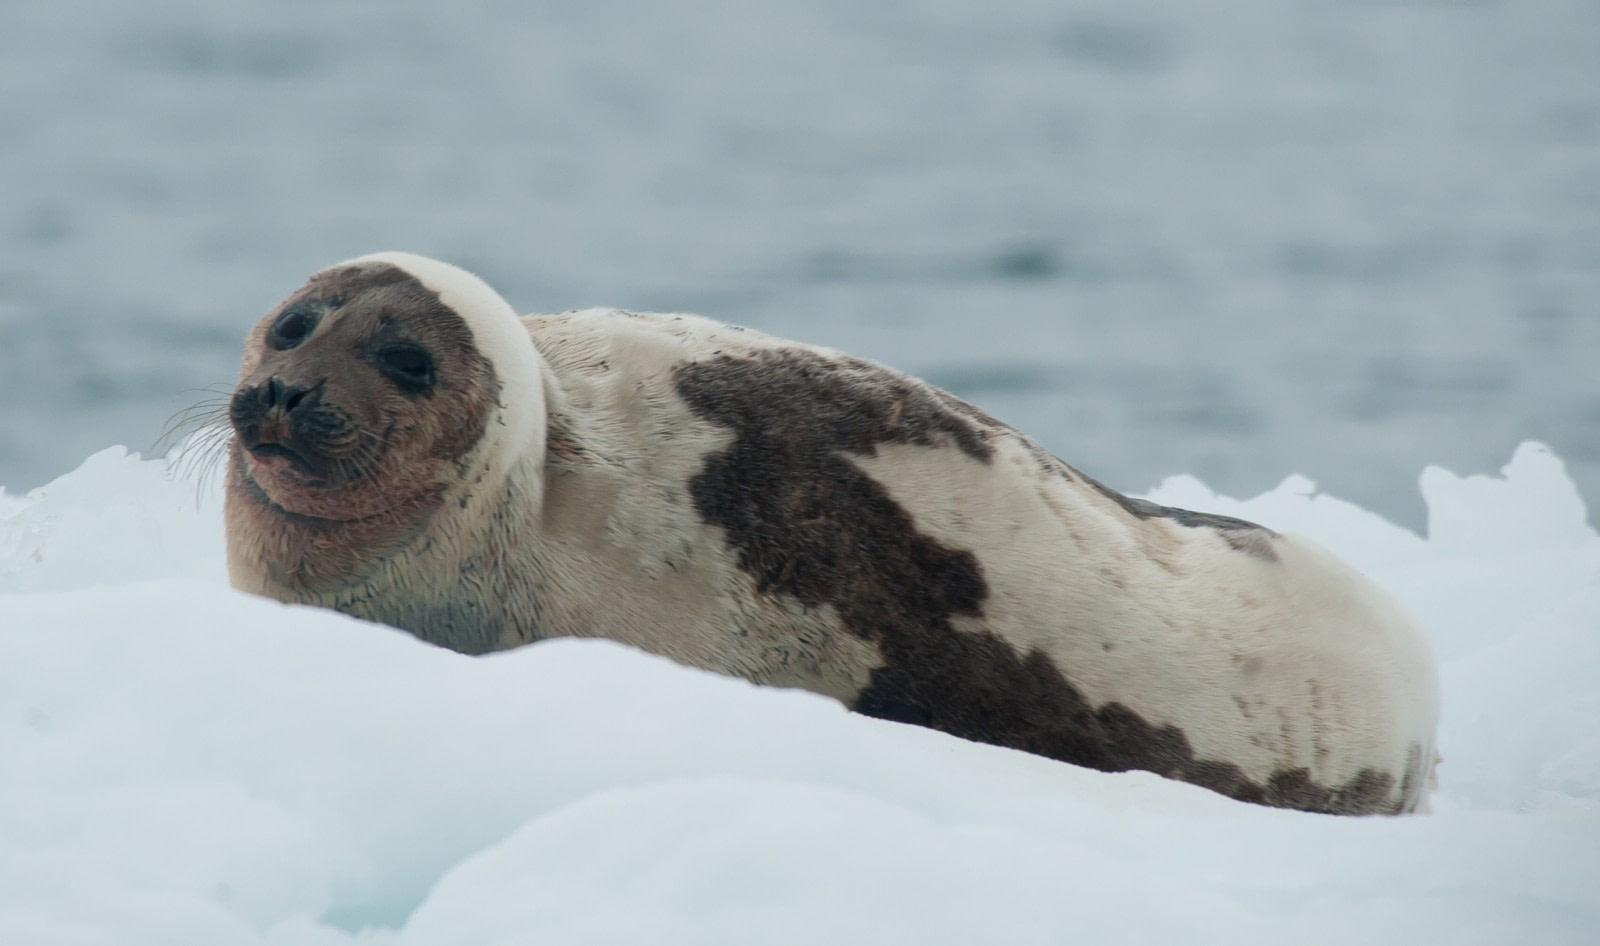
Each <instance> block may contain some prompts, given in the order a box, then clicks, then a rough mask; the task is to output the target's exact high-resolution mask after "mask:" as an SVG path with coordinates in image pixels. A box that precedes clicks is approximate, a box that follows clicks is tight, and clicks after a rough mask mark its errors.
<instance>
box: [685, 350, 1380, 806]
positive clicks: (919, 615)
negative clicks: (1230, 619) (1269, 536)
mask: <svg viewBox="0 0 1600 946" xmlns="http://www.w3.org/2000/svg"><path fill="white" fill-rule="evenodd" d="M675 380H676V386H677V391H678V394H679V396H680V397H682V398H683V400H684V402H685V403H686V404H687V405H688V406H689V408H690V409H691V410H692V411H693V412H694V413H695V414H697V415H698V416H700V417H702V418H704V419H706V420H708V421H711V422H712V423H715V424H718V425H720V426H723V427H727V428H730V429H731V430H733V432H734V438H733V441H732V443H730V444H729V446H728V449H727V450H726V451H725V452H722V453H717V454H712V455H710V456H708V457H707V458H706V463H705V466H704V467H703V469H702V470H701V471H700V473H699V474H697V475H696V476H694V477H693V478H692V480H691V481H690V484H689V486H690V494H691V496H692V497H693V500H694V503H695V507H696V509H697V510H698V511H699V513H700V515H701V517H702V518H703V519H704V520H705V521H706V522H708V523H711V524H714V525H717V526H720V527H721V528H722V529H723V530H724V531H725V533H726V536H727V541H728V542H729V543H730V544H731V545H732V546H733V547H734V548H735V549H737V550H738V556H739V558H738V562H739V567H740V568H742V569H744V570H745V571H746V572H747V573H749V574H750V575H751V576H753V577H754V579H755V581H756V584H757V587H758V588H759V589H760V590H761V591H763V592H766V593H771V594H784V595H789V596H791V597H793V598H795V599H796V600H798V601H800V602H801V603H803V604H805V605H807V606H810V607H819V606H822V605H832V606H833V607H834V608H835V610H836V611H837V613H838V615H839V620H840V621H841V622H842V624H843V625H844V627H845V628H846V629H847V630H848V631H849V633H851V634H854V635H856V636H858V637H861V638H862V639H864V640H868V641H871V642H872V643H874V644H875V645H876V646H877V647H878V649H879V652H880V654H881V656H882V660H883V666H881V667H879V668H878V669H876V670H874V671H873V673H872V679H871V682H870V684H869V685H868V686H867V688H866V689H865V690H863V691H862V692H861V693H860V694H859V695H858V697H857V700H856V703H855V706H854V707H853V708H854V709H855V710H857V711H858V712H861V713H864V714H866V715H869V716H876V717H880V718H883V719H890V720H895V721H899V722H906V723H914V724H917V725H922V726H927V727H930V728H933V729H938V730H941V731H943V732H947V733H950V734H952V735H955V736H960V737H962V738H965V739H972V740H975V741H978V742H987V743H992V744H995V745H1001V746H1008V747H1011V748H1015V749H1022V750H1024V751H1028V752H1033V753H1036V754H1038V755H1043V756H1047V757H1050V758H1053V759H1059V760H1061V761H1064V762H1069V763H1073V764H1076V765H1083V766H1088V767H1090V768H1095V769H1101V770H1104V771H1123V770H1127V769H1144V770H1148V771H1151V772H1155V773H1158V774H1160V775H1164V776H1167V777H1169V778H1175V779H1181V780H1183V781H1188V782H1193V783H1195V784H1198V785H1202V786H1204V787H1206V788H1210V789H1212V790H1214V791H1217V792H1220V793H1222V794H1224V795H1228V796H1231V797H1233V798H1237V799H1240V800H1242V801H1250V802H1256V803H1259V804H1267V805H1278V806H1284V807H1293V808H1303V809H1307V810H1311V811H1325V812H1338V813H1346V812H1348V813H1356V812H1373V811H1394V810H1398V809H1397V806H1396V804H1395V803H1393V802H1391V801H1389V793H1390V790H1391V789H1392V787H1393V779H1392V778H1391V777H1390V776H1388V775H1385V774H1383V773H1379V772H1376V771H1373V770H1364V771H1362V772H1361V773H1359V774H1358V775H1357V776H1356V777H1355V778H1353V779H1352V780H1351V781H1350V782H1348V783H1346V784H1345V785H1341V786H1335V787H1326V786H1320V785H1317V784H1316V783H1314V782H1312V781H1311V780H1310V778H1309V775H1308V773H1307V772H1306V770H1304V769H1297V770H1292V771H1286V772H1279V773H1276V774H1275V775H1274V776H1273V777H1272V778H1271V779H1270V780H1269V781H1268V782H1267V784H1265V785H1261V784H1257V783H1255V782H1253V781H1251V780H1250V779H1248V778H1246V777H1245V776H1244V774H1243V772H1242V771H1241V770H1240V769H1239V768H1238V767H1237V766H1235V765H1233V764H1231V763H1227V762H1219V761H1214V760H1206V759H1197V758H1196V757H1195V753H1194V749H1193V747H1192V746H1191V745H1190V743H1189V740H1188V737H1187V736H1186V735H1185V734H1184V733H1183V731H1182V730H1181V729H1179V728H1178V727H1176V726H1155V725H1152V724H1151V723H1149V722H1147V721H1146V720H1144V719H1143V718H1142V717H1140V716H1139V715H1138V714H1137V713H1135V712H1133V711H1132V710H1130V709H1129V708H1128V707H1126V706H1123V705H1121V704H1118V703H1110V704H1106V705H1104V706H1101V707H1099V708H1096V707H1093V706H1091V705H1090V704H1089V702H1088V701H1087V700H1085V699H1084V697H1083V695H1082V694H1081V693H1079V692H1078V690H1077V688H1076V687H1074V686H1073V685H1072V683H1071V682H1070V681H1068V679H1067V678H1066V676H1065V675H1064V674H1063V673H1062V671H1061V669H1060V668H1059V667H1057V666H1056V664H1055V662H1054V661H1053V660H1052V659H1051V658H1050V657H1049V656H1048V655H1046V654H1044V653H1041V652H1039V651H1032V652H1029V653H1027V654H1019V653H1018V652H1017V651H1016V650H1015V649H1014V648H1013V647H1011V646H1010V645H1009V644H1008V643H1006V642H1005V641H1004V640H1002V639H1001V638H1000V637H998V636H997V635H995V634H993V633H991V632H988V631H960V630H957V629H956V628H955V626H954V624H953V622H952V619H953V618H955V617H956V616H957V615H962V616H966V617H969V618H977V617H981V616H982V606H983V602H984V599H985V598H986V597H987V595H988V587H987V585H986V583H985V581H984V577H983V573H982V569H981V568H980V566H979V563H978V560H977V558H976V556H974V555H973V554H972V553H971V552H970V551H967V550H964V549H953V548H948V547H946V546H944V545H942V544H941V543H939V542H937V541H935V540H934V539H932V538H929V537H927V536H924V535H921V534H919V533H918V532H917V531H916V528H915V525H914V523H913V522H912V519H911V517H910V515H909V514H908V513H907V512H906V511H905V510H904V509H903V508H901V507H900V505H899V504H897V503H896V502H895V501H894V499H893V498H892V497H891V496H890V495H889V494H888V492H887V491H885V490H884V488H883V487H882V486H881V485H879V484H878V483H877V482H876V481H875V480H873V479H872V478H871V477H869V476H867V475H866V474H864V473H862V472H861V471H860V470H859V469H858V468H857V467H855V466H854V465H853V464H851V463H850V462H849V461H848V460H847V459H845V458H844V457H842V456H840V453H841V452H851V453H857V454H863V455H873V454H875V453H876V449H877V445H878V444H881V443H911V444H923V445H928V446H938V445H941V444H946V443H948V444H951V445H954V446H955V447H956V448H958V449H960V450H961V451H962V452H963V453H965V454H966V455H967V456H969V457H971V458H972V459H974V460H977V461H979V462H985V463H987V462H989V461H990V459H991V457H992V454H993V448H992V446H990V444H989V436H990V434H991V433H993V432H994V428H991V427H989V426H988V425H987V424H986V422H985V420H984V418H986V417H987V415H984V414H982V412H980V411H977V410H976V409H975V408H974V409H970V410H963V409H960V408H958V407H956V406H955V405H956V404H959V403H960V402H956V401H955V399H954V398H952V397H950V396H949V395H947V394H945V393H944V392H942V391H938V390H936V389H934V388H932V387H930V386H927V385H924V384H923V383H921V382H919V381H916V380H914V379H911V378H908V377H905V376H903V375H899V374H896V373H894V372H891V371H889V370H888V369H885V368H881V367H878V366H876V365H872V364H870V363H868V362H862V361H856V360H853V359H829V358H827V357H825V356H823V355H819V354H816V353H813V352H809V351H805V350H798V349H779V350H772V351H762V352H758V353H754V354H751V355H748V356H741V357H732V356H726V355H724V356H719V357H716V358H713V359H710V360H707V361H702V362H695V363H689V364H685V365H681V366H680V367H679V368H678V369H677V370H676V373H675ZM952 402H955V403H952ZM1135 508H1140V507H1137V506H1136V507H1135ZM1195 515H1199V514H1195ZM1218 518H1221V517H1218ZM1230 521H1237V520H1230ZM1070 565H1071V563H1063V567H1070ZM1070 619H1071V616H1070V615H1062V620H1063V624H1067V623H1068V622H1070ZM1087 630H1092V629H1086V631H1087Z"/></svg>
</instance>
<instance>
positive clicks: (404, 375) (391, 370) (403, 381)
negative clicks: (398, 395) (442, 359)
mask: <svg viewBox="0 0 1600 946" xmlns="http://www.w3.org/2000/svg"><path fill="white" fill-rule="evenodd" d="M374 361H376V362H377V365H378V370H379V371H382V372H383V373H384V374H386V375H388V376H389V380H391V381H393V382H394V383H395V386H396V387H398V388H399V389H400V390H402V391H405V392H406V393H408V394H421V393H422V392H423V391H426V390H427V389H428V388H430V387H432V386H433V357H432V356H431V355H429V354H428V351H427V349H425V348H423V347H422V346H421V345H409V344H407V345H390V346H388V347H386V348H380V349H378V351H377V352H376V355H375V358H374Z"/></svg>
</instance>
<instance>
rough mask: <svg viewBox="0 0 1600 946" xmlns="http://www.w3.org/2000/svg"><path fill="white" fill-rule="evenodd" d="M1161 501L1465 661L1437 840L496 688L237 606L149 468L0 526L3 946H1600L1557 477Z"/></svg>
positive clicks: (801, 710)
mask: <svg viewBox="0 0 1600 946" xmlns="http://www.w3.org/2000/svg"><path fill="white" fill-rule="evenodd" d="M1422 488H1423V492H1424V497H1425V499H1426V500H1427V502H1428V506H1429V523H1430V537H1429V538H1428V539H1423V538H1420V537H1418V536H1416V535H1414V534H1412V533H1409V532H1406V531H1404V530H1402V529H1399V528H1396V527H1394V526H1392V525H1389V524H1388V523H1386V522H1384V521H1383V520H1381V519H1380V518H1378V517H1376V516H1373V515H1371V514H1370V513H1367V512H1365V511H1364V510H1362V509H1360V508H1357V507H1354V506H1351V505H1349V504H1346V503H1342V502H1340V501H1339V500H1336V499H1333V498H1330V497H1327V496H1322V495H1317V494H1316V493H1315V488H1314V486H1313V485H1312V484H1311V483H1310V482H1309V481H1308V480H1306V479H1304V478H1302V477H1291V478H1289V479H1288V480H1286V481H1285V482H1284V483H1283V485H1281V486H1280V487H1279V488H1278V489H1277V490H1275V491H1273V492H1271V493H1268V494H1266V495H1263V496H1260V497H1257V498H1255V499H1252V500H1248V501H1244V502H1239V501H1235V500H1231V499H1227V498H1225V497H1218V496H1215V495H1213V494H1212V493H1211V492H1210V491H1209V490H1208V489H1207V488H1206V487H1205V486H1203V485H1202V484H1200V483H1199V482H1198V481H1196V480H1194V479H1193V478H1190V477H1176V478H1173V479H1170V480H1168V481H1167V482H1166V483H1164V484H1163V485H1162V486H1161V487H1160V488H1159V489H1158V490H1157V491H1156V492H1155V493H1154V494H1152V498H1154V499H1156V500H1158V501H1161V502H1164V503H1169V504H1178V505H1187V506H1191V507H1198V508H1203V509H1207V510H1211V511H1216V512H1221V513H1227V514H1234V515H1243V516H1247V517H1250V518H1253V519H1256V520H1258V521H1263V522H1266V523H1267V524H1269V525H1272V526H1273V527H1275V528H1279V529H1284V530H1290V531H1297V532H1302V533H1305V534H1308V535H1311V536H1313V537H1315V538H1317V539H1318V540H1320V541H1322V542H1323V543H1325V544H1326V545H1328V546H1329V547H1330V548H1332V549H1334V550H1335V551H1336V552H1338V553H1339V554H1340V555H1342V556H1344V557H1345V558H1347V559H1348V560H1350V561H1351V562H1353V563H1354V564H1355V565H1357V566H1358V567H1360V568H1362V569H1363V570H1366V571H1367V572H1368V573H1369V574H1371V575H1372V576H1373V577H1374V578H1376V579H1377V580H1378V581H1379V582H1380V583H1382V584H1384V585H1385V586H1387V587H1389V588H1390V589H1391V590H1393V591H1394V592H1395V593H1396V594H1398V595H1399V596H1400V597H1401V598H1402V599H1403V600H1404V601H1405V602H1406V603H1407V604H1408V605H1409V606H1410V607H1411V608H1412V609H1413V610H1414V611H1415V612H1416V613H1417V615H1418V617H1419V618H1420V619H1421V621H1422V622H1423V624H1424V625H1425V626H1426V627H1427V629H1428V631H1429V633H1430V636H1431V637H1432V639H1433V641H1434V644H1435V647H1436V648H1437V650H1438V653H1439V655H1440V659H1441V666H1442V672H1443V680H1444V701H1445V709H1444V719H1443V724H1442V728H1441V748H1442V752H1443V755H1444V757H1445V762H1444V765H1443V766H1442V767H1441V769H1440V788H1439V790H1438V792H1437V794H1436V795H1435V796H1434V799H1433V806H1432V807H1433V811H1432V813H1431V814H1428V815H1424V816H1416V817H1407V818H1372V819H1351V818H1333V817H1325V816H1316V815H1308V814H1302V813H1297V812H1287V811H1277V810H1270V809H1265V808H1259V807H1254V806H1249V805H1244V804H1238V803H1234V802H1231V801H1228V800H1226V799H1223V798H1221V797H1219V796H1215V795H1212V794H1211V793H1209V792H1206V791H1204V790H1201V789H1198V788H1194V787H1192V786H1188V785H1183V784H1178V783H1174V782H1168V781H1164V780H1162V779H1159V778H1156V777H1154V776H1151V775H1148V774H1143V773H1126V774H1117V775H1110V774H1103V773H1098V772H1090V771H1085V770H1081V769H1077V768H1073V767H1071V766H1067V765H1062V764H1058V763H1055V762H1051V761H1048V760H1045V759H1040V758H1035V757H1031V756H1028V755H1024V754H1021V753H1017V752H1011V751H1007V750H1003V749H997V748H993V747H988V746H980V745H976V744H971V743H966V742H963V741H960V740H957V739H953V738H950V737H946V736H943V735H940V734H938V733H934V732H930V731H926V730H921V729H916V728H912V727H906V726H900V725H895V724H891V723H886V722H882V721H878V720H873V719H867V718H864V717H859V716H853V715H851V714H848V713H846V712H845V711H844V710H843V709H842V708H840V707H839V706H838V705H836V704H834V703H832V702H830V701H828V700H826V699H823V698H821V697H816V696H813V695H810V694H805V693H798V692H789V691H778V690H768V689H758V688H756V687H753V686H750V685H748V684H745V683H743V682H741V681H736V680H730V679H725V678H721V677H717V676H713V675H711V674H707V673H703V672H698V671H694V670H688V669H684V668H680V667H677V666H675V665H672V664H670V663H668V662H666V661H663V660H660V659H657V658H653V657H649V656H645V655H642V654H638V653H634V652H631V651H628V650H626V649H624V648H622V647H619V646H616V645H611V644H607V643H600V642H575V641H558V642H551V643H547V644H542V645H539V646H536V647H533V648H526V649H523V650H520V651H516V652H512V653H507V654H500V655H496V656H492V657H487V658H477V659H473V658H467V657H462V656H459V655H456V654H452V653H449V652H446V651H442V650H438V649H435V648H432V647H429V646H427V645H424V644H422V643H420V642H418V641H416V640H414V639H412V638H411V637H409V636H408V635H405V634H403V633H400V632H397V631H392V630H388V629H385V628H382V627H378V626H374V625H369V624H365V623H362V622H359V621H355V620H352V619H349V618H346V617H343V616H341V615H337V614H333V613H329V612H321V611H315V610H310V609H305V608H295V607H285V606H281V605H278V604H275V603H271V602H267V601H263V600H259V599H254V598H250V597H246V596H244V595H240V594H237V593H235V592H234V591H232V590H231V589H230V588H229V587H228V586H227V583H226V578H225V576H224V574H223V568H222V551H221V549H222V543H221V522H220V513H219V509H218V506H219V502H218V498H217V496H216V495H215V493H214V491H205V490H201V489H200V488H198V487H197V486H196V484H195V483H194V482H193V481H192V480H189V479H184V478H179V479H177V480H173V479H170V478H169V477H168V475H167V470H166V466H165V464H163V463H159V462H151V461H141V460H139V459H138V458H137V457H132V456H127V455H125V454H124V453H123V452H122V451H120V450H112V451H106V452H103V453H100V454H96V455H95V456H93V457H91V458H89V460H88V461H87V462H85V464H84V465H83V467H82V468H80V469H79V470H77V471H76V472H74V473H71V474H69V475H67V476H65V477H62V478H61V479H59V480H57V481H55V482H54V483H51V484H50V485H49V486H47V487H45V488H43V489H42V490H38V491H35V492H34V493H33V494H30V495H29V496H26V497H18V496H14V495H8V494H5V493H0V759H3V760H4V761H3V762H0V943H6V944H29V946H32V944H64V946H65V944H102V943H103V944H113V943H114V944H162V946H170V944H187V943H195V944H207V946H225V944H234V943H240V944H244V943H251V944H255V943H263V944H315V946H336V944H351V943H362V944H441V946H443V944H449V946H476V944H512V943H540V944H547V943H548V944H565V943H594V944H601V943H626V944H633V943H639V944H645V943H648V944H680V943H681V944H696V946H699V944H716V943H727V944H741V946H742V944H753V943H795V944H802V943H804V944H814V943H832V944H837V943H875V944H882V943H914V944H937V943H962V944H968V943H974V942H983V943H1006V944H1013V943H1063V942H1092V943H1155V942H1169V943H1180V942H1182V943H1192V942H1215V943H1230V944H1233V943H1274V944H1277V943H1282V942H1285V941H1290V942H1301V943H1357V942H1359V943H1452V944H1465V943H1484V944H1490V943H1494V944H1498V943H1541V944H1550V943H1574V944H1578V943H1582V944H1593V943H1595V942H1597V941H1600V696H1597V690H1600V688H1597V686H1596V683H1597V682H1600V538H1597V536H1596V535H1595V533H1594V532H1593V531H1592V530H1591V529H1590V528H1589V527H1588V526H1587V525H1585V524H1584V515H1583V504H1582V500H1581V499H1580V498H1579V497H1578V495H1577V493H1576V491H1575V490H1574V489H1573V487H1572V485H1571V482H1570V480H1569V479H1568V478H1567V477H1566V475H1565V473H1564V471H1563V469H1562V466H1561V463H1560V461H1559V460H1558V459H1556V458H1555V457H1553V456H1552V455H1551V454H1550V453H1549V451H1547V450H1545V449H1544V448H1542V447H1539V446H1536V445H1531V444H1530V445H1525V446H1524V447H1523V448H1521V449H1520V450H1519V451H1518V452H1517V454H1516V456H1515V457H1514V458H1513V459H1512V462H1511V463H1510V464H1509V465H1508V466H1507V467H1506V469H1505V475H1504V476H1503V477H1500V478H1490V477H1469V478H1465V479H1462V478H1458V477H1455V476H1454V475H1452V474H1450V473H1448V472H1446V471H1444V470H1439V469H1429V470H1427V471H1426V472H1425V473H1424V474H1423V476H1422Z"/></svg>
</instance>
